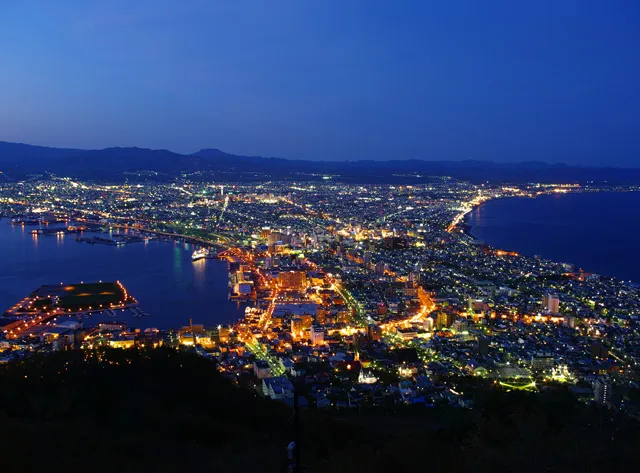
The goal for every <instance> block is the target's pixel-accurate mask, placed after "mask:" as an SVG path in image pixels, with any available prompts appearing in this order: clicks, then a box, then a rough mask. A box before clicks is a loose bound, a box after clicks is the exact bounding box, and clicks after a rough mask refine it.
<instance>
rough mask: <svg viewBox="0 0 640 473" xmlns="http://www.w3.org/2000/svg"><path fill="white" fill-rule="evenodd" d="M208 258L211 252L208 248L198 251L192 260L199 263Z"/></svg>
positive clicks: (192, 255) (194, 253)
mask: <svg viewBox="0 0 640 473" xmlns="http://www.w3.org/2000/svg"><path fill="white" fill-rule="evenodd" d="M208 256H209V250H208V249H206V248H200V249H199V250H196V251H194V252H193V253H192V254H191V260H192V261H198V260H201V259H203V258H207V257H208Z"/></svg>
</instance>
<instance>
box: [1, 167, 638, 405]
mask: <svg viewBox="0 0 640 473" xmlns="http://www.w3.org/2000/svg"><path fill="white" fill-rule="evenodd" d="M604 190H606V191H612V190H614V191H618V192H624V191H633V190H637V188H635V187H616V188H611V187H598V186H579V185H543V184H527V185H517V186H516V185H509V186H500V185H488V184H486V185H477V184H470V183H468V182H464V181H457V180H454V179H450V178H434V179H433V180H431V181H430V182H428V183H423V184H414V185H382V184H379V185H366V186H365V185H350V184H344V183H339V182H333V181H331V180H324V181H323V182H318V181H314V182H302V181H301V182H286V181H282V182H260V183H235V184H229V183H225V184H219V183H203V182H192V181H188V180H182V181H179V182H174V183H169V184H162V183H159V184H150V183H144V184H132V185H129V184H118V185H105V184H96V183H92V182H79V181H76V180H72V179H68V178H56V177H51V178H48V179H39V180H29V181H22V182H11V183H4V184H1V185H0V212H1V214H2V215H4V216H6V217H7V219H4V220H3V224H10V225H13V226H18V227H20V228H23V229H24V231H25V232H28V233H30V238H34V239H38V238H53V237H55V238H60V235H61V234H62V235H66V236H65V238H75V239H76V240H77V241H78V244H85V243H86V242H89V243H93V244H105V245H116V246H117V245H134V244H141V243H142V242H144V241H148V240H151V239H160V240H183V241H189V242H192V243H194V244H195V245H197V247H199V248H201V249H199V250H196V251H195V252H194V256H193V264H194V265H198V264H207V261H206V260H207V259H209V258H218V259H222V260H225V261H227V262H228V269H229V285H228V286H229V299H230V302H229V304H232V303H238V302H240V303H242V304H243V305H244V307H245V311H244V316H243V317H241V318H240V320H237V322H236V323H235V324H232V325H220V326H214V327H208V326H204V325H203V324H202V323H201V322H200V321H199V320H197V317H194V316H193V315H191V314H189V317H190V318H191V319H192V321H191V323H190V324H189V325H186V326H176V327H173V329H167V330H165V329H162V330H159V329H155V328H152V326H153V317H150V318H141V319H138V320H140V321H141V322H143V323H144V325H146V326H147V327H148V328H146V329H143V330H139V329H136V330H133V327H127V325H126V324H124V323H121V322H119V321H117V318H115V319H113V322H111V323H109V322H106V323H105V322H104V321H102V322H100V323H92V321H91V319H90V317H89V316H90V313H91V312H105V311H112V312H113V310H117V309H121V308H124V307H133V310H134V311H137V315H142V314H141V313H142V312H143V311H142V309H140V308H138V307H136V305H137V301H136V300H135V299H134V297H135V296H136V295H135V294H132V295H128V294H127V290H126V289H125V288H124V286H122V285H121V284H120V283H115V285H113V284H111V285H107V286H106V287H107V288H116V289H117V290H109V291H107V290H105V289H104V288H103V287H101V285H100V284H106V283H98V282H97V281H89V282H88V283H98V284H84V283H83V284H77V285H74V286H61V287H60V288H58V289H56V288H55V286H54V287H52V288H50V289H47V288H46V287H45V288H41V289H38V290H37V291H36V292H34V293H33V294H32V295H31V296H28V297H27V298H26V299H25V300H24V301H22V302H17V304H16V305H15V306H14V307H12V308H9V310H8V311H7V312H6V313H5V315H4V316H3V318H2V319H1V320H2V325H3V328H2V330H3V337H2V338H3V341H2V342H1V345H0V346H1V347H2V350H3V352H2V354H1V355H0V356H1V357H2V360H3V361H9V360H11V359H18V358H20V357H24V356H28V355H29V354H30V353H33V352H41V351H52V350H53V351H55V350H64V349H73V348H75V349H80V350H82V349H87V348H96V347H99V346H111V347H120V348H127V347H135V346H161V345H165V346H174V347H182V348H183V349H186V350H192V351H195V352H196V353H198V354H200V355H202V356H203V357H206V358H211V359H215V360H216V362H217V366H218V370H219V371H220V372H222V373H223V374H224V375H225V376H227V377H229V378H230V379H232V380H233V381H234V382H235V383H238V384H241V385H243V386H247V387H248V388H250V389H255V390H256V391H258V392H260V393H262V395H264V396H267V397H270V398H272V399H282V400H285V401H287V400H289V401H290V400H291V399H292V398H293V396H294V386H302V388H300V387H299V388H298V389H301V390H302V391H301V392H302V393H303V394H304V399H305V402H307V403H308V404H309V405H313V406H316V407H318V408H354V407H358V406H376V405H383V404H385V403H388V402H389V400H391V401H392V402H393V403H397V404H423V405H430V406H437V405H442V404H446V405H457V406H461V407H466V408H472V407H473V399H472V396H469V395H465V390H471V389H489V390H502V391H507V392H509V391H529V392H534V393H539V392H543V391H545V390H548V389H554V388H556V387H558V386H568V387H569V389H570V390H571V391H572V392H573V393H574V394H575V395H576V397H577V398H578V399H580V400H583V401H584V402H598V403H601V404H605V405H607V406H610V407H612V408H615V409H621V410H624V411H625V412H628V413H630V414H632V415H635V416H637V415H638V412H639V411H638V404H637V403H636V402H634V399H636V398H635V397H634V392H635V391H637V389H638V384H637V383H638V368H639V365H638V357H639V356H640V342H639V338H638V330H639V326H638V324H639V314H640V297H639V296H640V287H639V286H638V285H636V284H633V283H629V282H626V283H625V282H623V281H619V280H616V279H613V278H611V277H607V276H602V275H599V274H593V273H587V272H583V271H581V270H578V269H576V268H574V267H573V266H572V265H570V264H566V263H562V262H554V261H548V260H544V259H541V258H537V257H529V256H522V255H519V254H517V253H515V252H513V251H509V249H499V248H492V247H490V246H488V245H486V244H484V243H482V242H481V241H479V240H478V239H477V238H475V237H474V236H473V235H472V233H471V232H470V228H469V227H468V226H467V225H466V223H465V216H466V215H467V214H468V213H469V212H470V211H471V210H472V209H474V208H476V207H477V206H479V205H481V204H482V203H484V202H486V201H488V200H492V199H500V198H505V197H513V196H518V197H536V196H540V195H544V194H552V193H578V192H601V191H604ZM108 229H111V233H105V231H106V230H108ZM114 231H115V232H116V233H113V232H114ZM35 289H37V288H34V290H35ZM66 295H68V296H74V297H75V299H74V298H70V297H66V299H65V297H63V296H66ZM82 296H85V299H83V298H82ZM45 300H46V303H45V302H44V301H45ZM83 300H86V301H93V302H87V303H86V304H84V305H86V307H83V306H82V305H83V304H82V301H83ZM52 301H53V302H52ZM64 301H66V303H65V302H64ZM79 301H80V302H79ZM33 304H35V306H37V309H36V308H34V306H33ZM90 304H93V305H90ZM103 305H104V307H103ZM210 310H211V311H215V310H216V307H211V309H210ZM144 315H148V314H144ZM151 315H153V314H151ZM181 315H186V314H181ZM114 316H115V314H114Z"/></svg>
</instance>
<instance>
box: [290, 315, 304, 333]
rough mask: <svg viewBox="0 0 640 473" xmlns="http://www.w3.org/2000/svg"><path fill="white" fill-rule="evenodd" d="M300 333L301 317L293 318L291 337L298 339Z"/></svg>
mask: <svg viewBox="0 0 640 473" xmlns="http://www.w3.org/2000/svg"><path fill="white" fill-rule="evenodd" d="M301 333H302V317H298V316H295V317H294V318H293V319H291V335H292V336H293V337H299V336H300V334H301Z"/></svg>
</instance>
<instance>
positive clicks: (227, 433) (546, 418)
mask: <svg viewBox="0 0 640 473" xmlns="http://www.w3.org/2000/svg"><path fill="white" fill-rule="evenodd" d="M475 397H476V403H477V406H476V408H475V409H474V410H466V409H459V408H458V409H455V408H449V407H446V406H443V407H439V408H436V409H421V408H411V407H409V406H407V407H404V406H390V407H389V408H388V409H376V410H369V411H368V410H361V411H320V410H318V411H316V410H313V409H309V410H306V411H303V412H302V416H301V427H302V437H301V438H302V442H301V445H302V450H301V454H302V464H303V466H304V468H303V469H302V471H307V472H328V473H332V472H344V471H353V472H360V471H363V472H371V473H377V472H383V471H384V472H388V471H397V472H408V471H425V470H429V471H436V472H440V471H442V472H463V471H516V470H517V471H519V472H525V473H527V472H534V471H535V472H540V471H549V472H560V471H563V472H566V471H581V472H591V471H593V472H596V471H598V472H601V471H603V470H604V471H623V469H624V471H633V467H634V466H638V462H639V460H638V457H637V455H636V452H635V449H636V448H637V445H638V444H639V443H638V441H639V440H640V434H639V431H638V425H637V423H635V422H633V421H631V420H630V419H626V418H623V417H620V416H617V415H613V414H611V413H608V412H603V411H600V410H597V409H594V408H589V407H584V406H581V405H578V404H576V403H575V401H574V400H573V399H572V398H571V397H570V396H568V395H567V393H562V392H561V393H559V394H558V393H556V394H553V395H552V394H548V395H537V396H536V395H518V394H515V395H514V394H504V393H494V392H490V391H486V390H479V391H478V394H477V396H475ZM0 419H1V420H2V423H1V425H2V429H0V453H2V465H3V469H7V471H18V470H19V471H42V470H43V469H53V470H57V469H58V468H63V469H65V470H67V471H86V470H90V471H97V472H102V471H104V472H107V471H114V470H117V471H137V472H147V471H149V472H151V471H162V472H173V471H175V472H178V471H180V472H183V471H225V472H246V471H256V472H280V471H286V445H287V444H288V443H289V441H290V440H291V439H292V438H293V423H292V412H291V409H290V408H289V407H287V406H286V405H284V404H281V403H279V402H276V401H269V400H265V399H262V398H261V397H260V396H258V395H256V393H255V392H254V391H252V390H250V389H247V388H242V387H238V386H236V385H235V383H233V382H232V381H230V380H228V379H226V378H224V377H223V376H221V375H220V373H218V371H217V370H216V367H215V363H213V362H211V361H209V360H206V359H203V358H200V357H198V356H197V355H195V354H192V353H185V352H181V351H176V350H173V349H170V348H160V349H155V350H137V349H133V350H102V351H87V352H81V351H71V352H62V353H55V354H51V355H36V356H33V357H31V358H29V359H26V360H24V361H22V362H18V363H11V364H9V365H5V366H0Z"/></svg>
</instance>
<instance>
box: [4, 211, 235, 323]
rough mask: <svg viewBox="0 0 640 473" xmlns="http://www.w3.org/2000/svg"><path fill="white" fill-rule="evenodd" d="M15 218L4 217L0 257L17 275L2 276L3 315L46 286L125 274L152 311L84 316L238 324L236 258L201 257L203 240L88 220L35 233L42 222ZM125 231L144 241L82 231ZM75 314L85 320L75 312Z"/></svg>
mask: <svg viewBox="0 0 640 473" xmlns="http://www.w3.org/2000/svg"><path fill="white" fill-rule="evenodd" d="M9 221H10V219H2V221H1V222H0V242H1V245H0V255H1V257H2V260H3V262H4V263H5V264H6V265H7V267H11V268H13V270H12V274H11V275H9V274H7V273H4V274H0V313H3V312H4V311H5V310H7V309H8V308H10V307H12V306H13V305H15V304H16V302H17V301H21V300H22V299H24V298H25V296H26V295H28V294H30V293H31V292H32V291H34V288H37V287H40V286H46V285H51V284H54V285H58V284H60V283H61V282H63V283H64V284H67V283H68V282H74V283H75V282H78V281H85V282H87V281H100V280H102V281H109V280H111V281H116V280H119V281H121V282H122V284H123V285H124V286H125V287H126V288H127V290H128V291H129V292H130V293H131V294H134V295H135V298H136V300H137V301H139V306H138V309H139V310H141V311H142V312H144V313H145V314H149V315H150V316H144V315H141V316H138V312H137V311H136V310H135V309H134V308H125V309H117V310H114V312H115V314H116V317H111V316H109V315H108V314H107V313H104V312H100V311H98V310H93V309H92V310H91V312H88V311H86V310H83V311H79V314H78V315H80V318H81V319H82V318H83V317H85V316H86V315H90V317H91V318H90V320H89V319H88V318H85V319H84V320H85V321H86V322H85V325H86V324H88V323H91V324H94V323H110V322H114V321H117V322H122V323H126V324H127V326H128V327H141V328H145V327H158V328H170V327H176V326H178V327H179V326H182V325H185V324H186V323H188V321H189V319H190V318H193V319H194V320H197V321H198V322H202V323H206V324H207V325H211V326H217V325H219V324H229V323H231V324H233V323H235V321H236V320H238V318H239V317H240V316H241V315H242V314H243V311H244V307H243V306H241V305H239V304H237V303H230V302H229V290H228V289H229V286H228V282H229V267H228V264H227V263H226V262H224V261H220V260H218V258H217V253H214V254H213V255H211V256H209V257H207V258H203V259H201V260H199V261H193V259H192V255H193V252H194V251H196V250H198V249H199V248H200V245H194V244H193V243H192V242H188V241H184V240H182V241H177V240H176V239H174V238H172V237H170V236H168V235H156V234H151V233H142V232H140V231H134V230H126V229H119V230H118V231H112V232H111V233H109V232H108V231H106V232H105V231H103V230H102V229H103V225H97V224H96V225H90V224H84V223H82V225H86V227H87V229H86V230H84V231H83V232H82V233H77V234H69V233H63V234H60V235H58V236H55V235H56V234H55V233H54V235H53V236H49V235H47V234H38V235H34V234H32V233H31V230H32V229H35V228H25V227H22V225H11V224H8V223H9ZM68 225H69V224H68V223H67V222H65V223H63V224H60V223H58V224H55V225H50V226H49V228H51V229H52V230H53V229H56V228H57V230H60V229H64V228H67V227H68ZM75 225H77V226H79V225H81V223H80V222H78V223H76V224H75ZM43 228H47V227H46V226H44V225H43ZM107 230H108V229H107ZM121 234H125V235H129V236H130V237H136V236H138V237H140V238H142V241H140V240H134V239H132V240H130V242H131V244H124V245H123V244H120V245H114V244H110V243H103V244H101V243H94V244H89V243H88V242H82V243H79V242H77V241H76V236H80V237H97V238H103V239H105V240H109V239H113V238H114V235H115V236H117V235H121ZM54 236H55V237H54ZM134 242H136V243H135V244H133V243H134ZM83 309H84V307H83ZM83 314H85V315H83ZM71 318H73V320H74V321H77V318H76V316H75V315H74V316H72V317H71Z"/></svg>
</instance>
